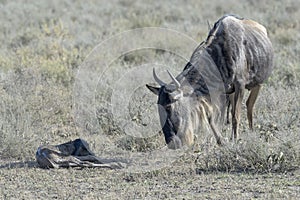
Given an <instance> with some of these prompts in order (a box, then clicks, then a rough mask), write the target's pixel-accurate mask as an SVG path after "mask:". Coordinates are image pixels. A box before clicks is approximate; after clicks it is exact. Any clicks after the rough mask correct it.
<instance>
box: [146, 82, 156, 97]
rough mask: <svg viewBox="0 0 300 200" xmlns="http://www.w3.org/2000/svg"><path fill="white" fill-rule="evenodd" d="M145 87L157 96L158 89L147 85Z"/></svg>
mask: <svg viewBox="0 0 300 200" xmlns="http://www.w3.org/2000/svg"><path fill="white" fill-rule="evenodd" d="M146 87H147V88H148V89H149V90H150V91H151V92H153V93H154V94H156V95H158V91H159V88H158V87H154V86H151V85H148V84H146Z"/></svg>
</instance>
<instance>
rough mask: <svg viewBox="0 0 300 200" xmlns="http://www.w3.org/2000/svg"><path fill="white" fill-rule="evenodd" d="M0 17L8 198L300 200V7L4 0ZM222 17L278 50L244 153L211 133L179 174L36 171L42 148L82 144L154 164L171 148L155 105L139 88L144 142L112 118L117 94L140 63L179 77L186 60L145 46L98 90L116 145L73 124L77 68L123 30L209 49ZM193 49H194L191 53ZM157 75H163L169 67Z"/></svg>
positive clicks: (0, 169)
mask: <svg viewBox="0 0 300 200" xmlns="http://www.w3.org/2000/svg"><path fill="white" fill-rule="evenodd" d="M26 2H27V1H26ZM0 11H1V12H0V19H1V20H0V21H1V23H0V30H1V34H0V43H1V44H2V46H1V49H0V97H1V101H0V162H1V163H0V185H2V186H1V190H0V198H3V199H12V198H18V199H22V198H23V199H32V198H49V199H50V198H62V199H67V198H71V199H73V198H82V199H88V198H93V199H97V198H101V199H104V198H105V199H107V198H108V199H116V198H123V199H144V198H148V199H152V198H172V199H173V198H177V199H183V198H184V199H197V198H202V199H205V198H206V199H220V198H222V199H232V198H234V199H236V198H239V199H245V198H246V199H250V198H261V199H266V198H268V199H274V198H289V199H297V197H298V198H299V196H300V194H299V190H300V188H299V187H300V182H299V165H300V155H299V152H300V144H299V143H300V138H299V137H300V135H299V132H300V120H299V117H300V109H299V108H300V101H299V99H300V88H299V85H300V60H299V51H300V44H299V42H298V41H299V39H300V33H299V31H298V30H299V27H300V22H299V20H298V19H299V17H300V8H299V6H298V2H297V1H296V0H288V1H285V2H284V3H283V2H280V1H276V2H272V3H266V2H264V1H258V0H257V1H256V0H252V1H248V2H247V3H246V2H245V3H240V2H238V1H235V0H230V1H224V2H223V1H221V3H218V2H217V1H201V2H198V1H188V3H187V2H185V1H180V0H178V1H172V2H165V3H160V2H149V3H147V2H142V1H138V2H135V1H110V2H98V1H88V2H84V1H78V2H73V1H70V0H64V1H51V2H50V1H49V2H48V1H37V2H31V3H28V2H27V3H24V2H21V1H19V2H10V1H5V0H4V1H0ZM225 13H235V14H238V15H241V16H243V17H246V18H251V19H254V20H257V21H259V22H261V23H262V24H263V25H265V26H266V27H267V29H268V30H269V36H270V38H271V40H272V42H273V45H274V49H275V54H276V56H275V69H274V72H273V74H272V76H271V77H270V79H269V80H268V81H267V83H266V84H265V86H264V88H263V90H262V92H261V94H260V96H259V99H258V102H257V104H256V106H255V117H254V123H255V130H254V131H253V132H251V131H249V130H248V127H247V124H246V116H245V112H244V113H243V116H242V119H243V120H242V121H243V123H242V125H241V126H242V127H241V132H242V133H241V140H240V141H239V142H238V144H237V145H233V144H232V143H230V142H228V144H226V145H225V146H224V147H218V146H216V145H215V141H214V139H213V137H211V134H210V133H203V134H202V135H201V137H200V138H199V140H198V144H197V145H195V147H194V148H193V149H192V150H189V151H187V152H186V153H185V154H183V155H182V156H180V157H176V159H173V160H172V159H171V160H172V163H169V165H171V166H172V167H171V166H167V167H157V168H156V169H155V170H150V171H148V172H143V173H134V172H132V171H130V172H123V171H109V170H101V171H100V170H97V169H83V170H75V169H67V170H42V169H39V168H37V167H36V164H35V162H34V155H35V151H36V149H37V147H38V146H39V145H40V144H45V143H50V144H57V143H62V142H65V141H68V140H71V139H74V138H77V137H79V136H81V137H84V138H85V139H86V140H87V141H89V142H91V146H92V149H94V150H95V152H96V154H99V155H101V156H102V155H103V156H116V155H119V156H122V155H124V154H123V153H124V152H125V155H127V156H128V155H129V156H130V155H135V154H137V153H144V154H145V155H148V156H149V152H152V151H154V150H157V149H159V148H161V147H163V146H164V138H163V135H162V134H161V133H158V130H157V129H155V128H151V127H150V125H149V124H151V122H152V121H151V120H157V122H158V119H156V118H151V117H149V116H153V115H154V114H155V113H156V112H157V110H156V108H155V107H154V106H155V101H156V99H155V97H153V96H152V94H150V93H148V92H147V91H146V89H145V88H144V87H143V86H142V85H139V87H137V88H136V90H135V91H134V92H133V93H132V94H131V95H132V96H130V99H131V100H132V101H131V103H130V104H129V105H128V109H129V116H128V120H131V121H132V122H133V123H135V124H137V125H138V126H141V127H144V130H145V132H144V133H142V134H144V135H143V136H142V137H133V136H130V135H128V134H125V133H124V129H123V128H122V127H120V124H119V123H117V121H116V120H118V119H115V118H114V117H113V112H112V107H111V106H112V105H111V97H112V95H113V93H112V91H111V90H109V88H111V87H113V84H112V83H114V82H113V81H114V80H115V79H116V77H120V76H121V75H122V74H126V72H128V71H130V70H132V69H134V67H136V66H141V65H143V64H149V63H150V64H153V65H155V64H160V65H165V66H167V67H168V68H171V69H172V72H174V73H178V72H179V71H180V70H181V69H182V68H183V67H184V64H185V60H184V59H182V58H179V57H178V56H177V55H175V54H174V53H170V52H166V51H163V50H153V49H146V50H145V49H144V50H138V51H134V52H129V53H128V54H126V55H122V56H120V57H118V58H114V60H113V61H111V63H110V66H109V70H108V71H106V75H108V76H111V77H108V78H105V80H103V83H104V86H103V85H98V87H97V89H96V94H95V96H96V114H97V118H96V120H97V121H98V123H99V127H100V128H101V130H102V132H101V134H102V135H103V134H105V137H106V139H107V141H109V142H111V143H113V144H114V146H112V145H110V144H108V143H107V141H106V140H104V139H103V137H102V135H101V134H99V133H89V132H87V133H86V132H83V131H85V130H83V128H82V127H78V126H77V125H76V123H75V119H74V115H73V110H74V104H73V101H74V99H73V97H74V95H73V89H74V88H73V86H74V83H75V76H76V73H77V70H78V69H79V67H80V65H82V63H83V61H84V60H85V58H86V56H88V54H89V53H90V51H91V50H92V49H93V48H94V47H95V46H96V45H97V44H99V43H100V42H101V41H103V40H105V39H107V38H110V37H111V36H113V35H115V34H118V33H120V32H122V31H125V30H130V29H133V28H141V27H149V26H150V27H156V26H158V27H166V28H171V29H174V30H176V31H179V32H181V33H184V34H186V35H188V36H190V37H192V38H194V39H195V40H196V41H197V42H199V43H200V42H201V41H202V40H204V39H205V36H206V33H207V23H206V21H207V20H209V21H210V22H211V23H212V22H213V21H215V20H217V19H218V18H219V17H220V16H222V15H223V14H225ZM171 43H172V44H171V45H170V46H171V48H172V50H174V51H176V49H177V48H180V45H181V43H180V41H171ZM114 47H115V48H118V46H117V45H115V46H114ZM192 51H193V48H192V47H191V50H190V54H191V53H192ZM149 67H151V69H152V66H149ZM158 71H159V70H158ZM159 72H161V73H160V75H161V76H162V77H163V71H159ZM163 78H164V77H163ZM124 85H125V86H126V83H124ZM155 116H156V117H157V115H155ZM153 130H155V131H156V132H155V131H153ZM229 133H230V127H229V126H225V127H224V128H223V132H222V134H223V135H224V137H225V138H227V137H229ZM147 134H148V135H149V134H150V136H149V137H148V136H147ZM145 135H146V136H147V137H146V136H145ZM103 140H104V141H103ZM119 153H120V154H119ZM126 153H127V154H126ZM147 159H150V156H149V158H148V157H146V159H145V157H144V160H145V163H147V161H148V160H147ZM149 163H150V161H149ZM149 163H148V164H149ZM154 168H155V167H154ZM270 172H271V173H270Z"/></svg>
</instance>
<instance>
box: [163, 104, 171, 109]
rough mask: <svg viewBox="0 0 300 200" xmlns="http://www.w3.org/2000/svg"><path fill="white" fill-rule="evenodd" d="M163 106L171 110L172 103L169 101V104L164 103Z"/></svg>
mask: <svg viewBox="0 0 300 200" xmlns="http://www.w3.org/2000/svg"><path fill="white" fill-rule="evenodd" d="M164 107H165V109H166V110H171V108H172V104H171V103H170V104H167V105H165V106H164Z"/></svg>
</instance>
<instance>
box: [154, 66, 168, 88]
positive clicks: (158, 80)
mask: <svg viewBox="0 0 300 200" xmlns="http://www.w3.org/2000/svg"><path fill="white" fill-rule="evenodd" d="M153 77H154V80H155V81H156V82H157V83H158V84H159V85H160V86H164V85H166V84H165V83H164V82H163V81H162V80H160V79H159V78H158V77H157V76H156V73H155V68H153Z"/></svg>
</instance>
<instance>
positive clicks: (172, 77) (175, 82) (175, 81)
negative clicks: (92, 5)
mask: <svg viewBox="0 0 300 200" xmlns="http://www.w3.org/2000/svg"><path fill="white" fill-rule="evenodd" d="M167 72H168V74H169V75H170V77H171V79H172V81H173V82H174V84H175V85H176V87H177V88H179V87H180V83H179V82H178V81H177V79H176V78H175V77H174V76H173V75H172V74H171V72H169V70H167Z"/></svg>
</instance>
